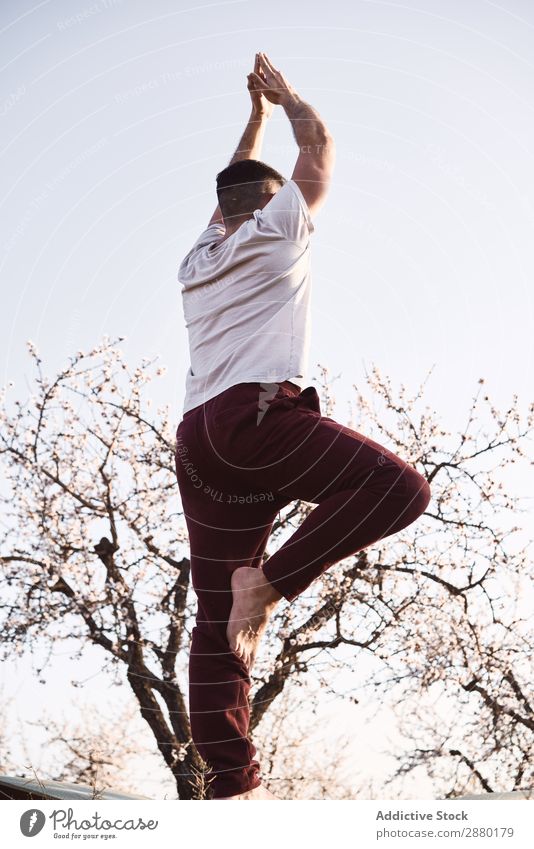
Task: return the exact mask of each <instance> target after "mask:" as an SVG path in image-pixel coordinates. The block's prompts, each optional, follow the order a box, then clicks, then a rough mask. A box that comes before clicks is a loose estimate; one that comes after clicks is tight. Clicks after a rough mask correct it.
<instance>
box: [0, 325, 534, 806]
mask: <svg viewBox="0 0 534 849" xmlns="http://www.w3.org/2000/svg"><path fill="white" fill-rule="evenodd" d="M119 342H120V340H117V342H113V341H109V340H107V339H106V340H104V342H103V344H102V345H100V346H99V347H97V348H95V349H94V350H93V351H90V352H88V353H83V352H78V354H77V355H76V356H75V357H72V358H71V360H70V361H69V364H68V366H67V367H66V368H65V369H64V370H63V371H62V372H61V373H60V374H58V375H57V376H56V377H55V378H54V379H49V378H47V377H46V376H45V375H44V373H43V370H42V363H41V360H40V358H39V355H38V353H37V351H36V350H35V348H34V346H33V345H31V343H30V353H31V355H32V358H33V361H34V364H35V368H36V377H35V392H34V395H33V396H32V397H31V398H30V399H29V401H26V402H22V401H21V400H20V399H19V400H15V401H13V402H12V403H11V406H10V408H9V409H8V403H7V399H6V404H5V405H4V410H3V413H2V420H1V443H0V447H1V456H2V459H3V462H4V468H5V475H6V479H7V484H8V487H7V488H8V491H6V493H5V494H4V495H3V496H2V502H3V508H4V522H3V529H2V532H1V536H0V560H1V561H2V563H3V566H4V582H3V587H4V589H3V592H2V597H1V604H0V611H1V612H0V618H1V620H2V621H1V625H2V636H1V637H0V644H1V646H2V650H3V651H4V653H5V654H6V655H9V654H12V653H14V652H19V653H21V652H23V651H29V652H32V651H33V649H34V648H35V647H36V646H39V647H40V650H41V651H42V648H43V646H44V645H46V644H48V645H52V644H54V643H56V642H58V641H62V640H69V641H70V640H72V639H73V638H74V639H75V641H76V643H77V645H78V646H79V653H80V654H81V653H82V652H83V650H84V647H85V646H86V645H87V644H89V643H91V644H93V645H95V646H98V647H99V649H100V650H101V651H102V664H103V668H105V669H109V670H111V672H112V673H113V675H114V676H116V677H117V679H119V680H121V679H123V678H125V679H126V680H127V682H128V684H129V686H130V688H131V690H132V694H133V696H134V698H135V699H136V703H137V705H138V707H139V710H140V712H141V715H142V717H143V719H144V720H145V721H146V723H147V725H148V727H149V728H150V731H151V733H152V734H153V736H154V738H155V740H156V742H157V746H158V748H159V751H160V752H161V756H162V757H163V759H164V761H165V763H166V765H167V767H168V768H169V769H170V771H171V772H172V775H173V776H174V779H175V781H176V786H177V790H178V795H179V797H180V798H181V799H188V798H203V797H204V795H205V793H206V787H205V782H204V772H205V764H203V763H202V761H201V759H200V758H199V756H198V753H197V752H196V750H195V748H194V746H193V745H192V742H191V737H190V727H189V720H188V715H187V708H186V699H185V695H184V694H185V692H186V657H187V648H188V643H189V637H190V631H191V627H192V616H193V612H194V606H195V605H194V599H193V597H192V593H191V589H190V579H189V560H188V558H187V556H186V555H187V535H186V532H185V529H184V528H185V525H184V523H183V522H182V521H181V512H180V505H179V493H178V487H177V483H176V477H175V466H174V463H175V460H174V450H175V430H176V425H177V423H178V422H177V420H176V419H177V417H176V411H175V410H173V411H172V414H171V413H169V409H168V407H161V408H159V409H157V410H152V409H151V400H150V398H149V397H147V394H148V393H147V389H146V387H147V384H148V383H149V381H150V380H151V379H152V378H153V377H154V376H157V375H158V374H159V373H160V372H161V369H157V368H156V366H155V364H154V363H153V362H149V361H146V360H145V361H143V363H142V364H141V366H140V367H139V368H136V369H135V370H133V371H131V370H130V369H129V368H128V365H127V364H126V362H125V360H124V357H123V355H122V353H121V351H120V349H119V347H118V344H119ZM367 384H368V389H369V392H370V398H371V400H368V399H367V398H365V397H364V396H363V395H362V393H360V392H358V391H356V396H357V402H358V410H359V413H360V417H361V423H360V422H356V423H354V424H353V426H356V427H358V428H359V429H361V430H362V431H363V432H365V433H367V434H369V435H370V436H371V437H373V438H376V439H377V440H378V441H381V442H383V443H384V444H386V445H387V446H388V447H390V448H391V449H392V450H394V451H396V452H397V453H398V454H399V455H401V456H402V457H403V458H404V459H406V460H407V461H409V462H411V463H412V465H414V466H415V467H416V468H417V469H418V470H419V471H421V472H422V473H423V474H424V475H425V476H426V477H427V479H428V480H429V482H430V483H431V486H432V495H433V497H432V501H431V503H430V505H429V508H428V510H427V512H426V513H425V514H424V516H423V517H421V519H420V520H419V521H418V522H417V523H415V525H414V526H413V527H412V526H410V527H409V528H407V529H405V531H403V532H401V533H400V534H398V535H396V536H395V537H393V538H391V539H390V538H388V539H386V540H383V541H382V542H381V543H380V544H377V545H375V546H373V547H371V548H370V549H367V550H365V551H363V552H360V553H359V554H358V555H355V556H354V557H353V558H350V559H347V560H345V561H343V562H341V563H339V564H337V565H336V566H334V567H333V568H331V569H330V570H328V571H327V572H326V573H325V575H323V576H322V577H321V578H320V579H319V580H318V581H316V582H315V583H314V584H313V585H312V586H311V587H310V588H309V590H308V591H307V592H306V593H305V594H304V595H303V596H301V597H300V598H299V601H298V603H297V604H292V605H285V606H280V608H279V609H278V611H277V614H276V618H275V621H274V622H273V626H272V627H271V629H270V632H269V637H268V638H267V640H266V642H265V645H264V649H263V652H262V655H261V658H259V662H258V669H257V671H256V678H255V687H254V691H253V698H252V727H253V731H254V734H255V735H256V739H257V740H258V741H260V742H261V737H262V728H263V727H268V725H269V723H268V717H269V711H270V710H271V709H272V708H271V706H272V705H273V704H274V703H275V701H276V700H277V699H278V697H279V696H280V695H281V694H282V693H283V692H284V691H285V690H287V691H288V690H290V689H295V690H296V692H297V693H298V689H299V687H300V686H301V684H302V682H303V681H304V680H308V679H309V677H310V675H313V679H314V681H315V682H316V684H317V686H316V692H317V698H319V693H324V692H333V693H335V695H336V697H337V698H340V699H343V698H354V694H353V693H347V692H343V691H340V692H337V691H336V690H335V687H334V686H333V685H332V681H333V672H334V671H335V670H342V669H345V668H346V669H351V668H352V667H353V666H354V664H355V662H357V658H358V657H359V656H361V655H362V654H363V653H367V654H368V655H370V656H371V657H372V658H373V661H374V662H375V667H376V674H375V676H374V678H373V680H372V682H370V683H369V684H368V686H369V687H371V688H372V692H373V694H374V698H378V699H383V698H385V696H386V694H387V698H388V699H390V700H391V699H392V703H393V704H396V705H402V704H403V703H407V702H408V701H409V700H410V699H412V700H419V702H420V701H421V699H422V698H423V697H424V696H425V695H426V694H428V693H434V692H435V690H436V688H437V689H438V690H439V692H440V694H442V696H443V698H444V699H446V700H447V704H448V705H449V708H450V710H453V711H455V712H456V713H455V715H456V716H457V717H458V726H457V729H456V730H457V732H458V734H459V737H458V734H457V738H458V740H459V742H458V741H457V742H455V743H454V744H452V743H451V740H452V737H447V739H446V740H445V741H443V740H442V739H440V740H439V741H438V738H437V737H436V736H435V735H434V737H432V734H431V732H430V731H429V730H428V729H425V730H424V733H423V730H421V734H419V733H418V731H417V727H415V728H413V729H412V731H413V733H414V734H415V737H414V739H413V747H412V750H411V751H412V754H411V758H409V759H408V761H406V762H403V763H400V764H399V770H401V771H402V770H409V768H410V766H411V765H412V764H415V763H417V764H424V765H426V767H428V769H433V768H434V767H433V766H432V765H435V764H437V763H439V764H441V766H440V769H441V771H442V774H441V775H440V778H439V782H440V786H443V787H444V788H446V790H447V792H449V794H450V795H454V794H455V793H456V792H459V789H461V782H460V784H459V783H458V764H461V769H462V770H463V772H462V775H464V773H465V771H467V773H468V774H469V775H470V776H472V777H474V778H475V779H476V781H478V782H479V784H480V785H481V786H484V781H487V782H488V785H489V784H490V778H489V775H490V773H492V774H493V772H492V764H493V760H494V759H495V758H496V757H497V759H499V758H500V760H499V768H497V769H495V771H494V776H495V777H494V778H493V779H492V780H493V785H492V786H493V787H494V788H495V789H500V788H506V789H508V787H509V786H510V785H515V784H517V782H518V781H519V784H521V783H523V784H525V783H527V784H528V782H529V781H531V780H532V776H531V772H529V770H531V769H532V767H531V766H529V761H528V753H529V751H531V749H530V747H531V746H532V710H531V705H530V703H529V701H528V686H527V685H528V681H529V680H530V678H531V675H532V668H531V658H532V633H531V631H529V629H528V621H527V619H528V614H529V612H530V608H529V606H528V605H524V601H523V599H524V593H525V592H526V591H527V590H526V587H527V586H528V582H529V581H531V579H532V563H531V561H530V560H529V558H528V546H527V544H526V543H525V544H523V545H519V546H518V545H516V546H515V549H514V550H513V551H512V544H513V541H514V540H515V538H516V536H517V535H518V532H519V525H517V524H512V525H511V526H510V521H509V517H510V516H517V514H518V512H519V510H520V500H519V499H518V498H517V497H514V496H513V495H512V494H510V493H509V492H508V491H507V489H506V488H505V486H504V484H503V481H502V478H503V473H504V472H505V470H506V467H507V466H508V464H510V463H514V462H516V460H521V461H524V460H526V459H527V443H528V440H529V438H530V435H531V432H532V428H533V424H534V410H533V407H532V406H531V407H530V408H529V409H528V410H527V411H526V413H524V414H521V413H520V410H519V403H518V400H517V397H516V396H514V397H513V402H512V404H511V406H510V408H509V409H508V410H507V411H505V412H504V413H501V412H499V411H498V410H497V409H495V408H494V407H493V405H492V404H491V402H490V401H489V398H488V397H487V396H485V395H484V394H483V389H482V386H483V381H481V382H480V386H479V388H478V391H477V393H476V395H475V397H474V398H473V401H472V404H471V407H470V410H469V412H468V416H467V421H466V425H465V427H464V428H463V430H462V432H461V433H459V434H457V435H452V434H451V433H449V432H447V431H446V430H445V429H444V427H443V424H442V418H443V416H442V415H441V416H440V415H439V414H437V413H436V412H434V411H432V410H430V409H429V408H428V407H424V408H423V406H422V405H423V391H424V386H425V383H423V385H422V386H421V387H420V389H419V391H418V392H417V393H416V395H415V396H414V397H413V398H409V397H407V396H406V391H405V389H404V387H401V388H400V390H398V391H395V392H394V391H393V389H392V387H391V385H390V382H389V381H388V380H387V379H386V378H384V377H382V376H381V375H380V373H379V372H378V370H377V369H373V370H372V372H371V374H369V375H367ZM320 385H321V391H322V394H323V405H324V410H325V412H326V414H331V411H332V410H333V399H332V397H331V389H330V386H329V383H328V372H327V370H326V369H322V370H321V377H320ZM375 402H377V403H378V404H379V405H380V409H376V407H375V406H374V404H375ZM310 509H312V507H311V505H309V504H306V503H304V502H295V503H294V504H292V505H290V506H289V507H288V508H287V509H286V511H284V513H283V514H281V515H280V518H279V521H278V523H277V525H276V527H275V529H274V533H273V536H272V538H271V545H272V546H273V547H274V546H275V545H276V544H277V543H280V541H281V540H283V539H284V538H285V536H286V535H287V534H288V533H289V532H291V531H292V530H293V528H294V527H296V525H297V524H298V523H299V522H300V521H301V519H302V517H303V515H305V514H306V513H307V512H308V511H309V510H310ZM515 521H517V519H516V520H515ZM522 604H523V605H524V609H522V608H521V605H522ZM38 672H39V674H42V672H41V671H40V670H39V669H38ZM311 705H312V701H310V699H309V698H306V700H305V701H304V703H303V709H304V710H310V709H311ZM465 705H469V706H471V705H472V706H473V709H472V710H468V711H467V713H466V714H465V716H466V721H465V722H464V720H463V717H464V710H465ZM468 715H469V717H468ZM471 716H472V717H473V718H472V719H471V718H470V717H471ZM419 737H424V738H425V740H426V741H427V742H425V745H424V746H420V745H419V742H420V741H419ZM430 738H432V741H433V742H432V744H431V745H430V744H428V739H430ZM455 739H456V738H455ZM480 739H483V740H484V741H485V745H484V746H482V747H481V746H480ZM438 743H439V744H438ZM449 743H450V745H449ZM263 745H264V748H265V750H266V751H267V750H268V747H269V740H268V738H267V740H266V741H265V742H264V744H263ZM444 746H445V748H446V747H447V746H448V747H449V749H450V750H452V752H456V751H458V752H460V754H451V751H449V752H448V753H447V756H446V758H445V759H444V757H443V751H444V748H443V747H444ZM423 749H424V752H423V753H422V751H421V750H423ZM414 759H415V760H414ZM531 763H532V759H530V764H531ZM445 764H446V765H447V766H445ZM320 792H322V791H320ZM325 792H326V791H325Z"/></svg>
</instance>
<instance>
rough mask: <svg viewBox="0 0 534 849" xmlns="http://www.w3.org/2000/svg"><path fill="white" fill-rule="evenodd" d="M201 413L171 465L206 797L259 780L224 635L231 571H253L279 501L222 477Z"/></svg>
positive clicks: (244, 683)
mask: <svg viewBox="0 0 534 849" xmlns="http://www.w3.org/2000/svg"><path fill="white" fill-rule="evenodd" d="M202 419H203V414H202V413H197V412H193V413H192V414H191V415H189V416H186V417H185V419H184V421H183V422H182V423H181V424H180V426H179V428H178V434H177V452H176V471H177V476H178V482H179V486H180V493H181V497H182V503H183V508H184V513H185V517H186V521H187V527H188V531H189V544H190V550H191V579H192V583H193V588H194V590H195V593H196V595H197V599H198V608H197V617H196V624H195V626H194V628H193V633H192V641H191V648H190V661H189V681H190V683H189V711H190V718H191V733H192V737H193V741H194V743H195V746H196V748H197V749H198V751H199V754H200V755H201V757H202V758H203V759H204V761H206V763H207V764H208V766H209V767H210V770H211V771H210V773H209V774H208V776H207V779H208V781H210V782H211V785H210V790H211V792H212V796H213V798H214V799H220V798H225V797H232V796H237V795H238V794H243V793H247V792H249V791H251V790H253V789H254V788H257V787H259V786H260V784H261V779H260V775H259V763H258V761H257V760H256V757H255V755H256V749H255V747H254V745H253V744H252V742H251V740H250V739H249V736H248V730H249V718H250V705H249V691H250V686H251V682H250V677H249V670H248V669H247V667H246V665H245V663H244V662H243V660H242V659H241V658H240V657H239V656H238V655H237V654H236V653H235V652H233V651H232V650H231V648H230V646H229V644H228V638H227V634H226V629H227V624H228V618H229V616H230V610H231V607H232V589H231V577H232V574H233V572H234V571H235V570H236V569H238V568H239V567H241V566H247V567H249V568H252V569H254V571H255V572H256V571H257V570H258V567H259V566H260V564H261V561H262V555H263V552H264V550H265V547H266V543H267V540H268V537H269V533H270V531H271V528H272V524H273V521H274V519H275V517H276V514H277V512H278V511H279V510H280V509H281V508H282V507H283V506H284V505H285V503H286V502H285V501H283V500H280V499H276V498H275V496H274V495H273V493H271V492H253V491H252V490H251V489H250V488H249V489H246V488H245V489H243V488H242V482H240V481H235V480H234V479H233V478H232V474H231V470H226V469H225V470H224V477H222V476H221V473H220V470H219V469H218V468H217V462H218V461H217V457H216V456H215V457H210V450H209V443H207V442H206V441H205V440H203V439H202V437H201V438H200V442H199V440H198V437H199V433H200V434H202V432H203V425H202ZM251 496H253V497H254V499H255V500H253V499H252V498H251ZM247 498H248V499H249V500H248V501H247Z"/></svg>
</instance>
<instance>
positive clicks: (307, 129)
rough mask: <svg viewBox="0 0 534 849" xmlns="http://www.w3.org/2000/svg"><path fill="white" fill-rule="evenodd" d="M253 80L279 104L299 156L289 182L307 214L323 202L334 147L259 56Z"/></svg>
mask: <svg viewBox="0 0 534 849" xmlns="http://www.w3.org/2000/svg"><path fill="white" fill-rule="evenodd" d="M258 56H259V62H258V65H257V67H258V70H256V66H255V69H254V74H253V77H254V79H255V82H256V86H257V88H258V89H259V90H260V91H261V92H262V93H263V95H264V97H266V98H267V99H268V100H269V101H270V102H271V103H279V104H280V106H282V108H283V110H284V112H285V113H286V115H287V117H288V118H289V120H290V122H291V126H292V128H293V134H294V136H295V140H296V142H297V144H298V146H299V149H300V153H299V156H298V158H297V161H296V163H295V168H294V170H293V174H292V175H291V179H292V180H294V181H295V183H297V185H298V187H299V189H300V190H301V192H302V194H303V195H304V198H305V200H306V203H307V204H308V208H309V210H310V213H311V214H312V215H313V214H315V213H316V212H317V211H318V210H319V209H320V207H321V206H322V204H323V203H324V201H325V198H326V195H327V192H328V189H329V186H330V180H331V177H332V172H333V170H334V164H335V144H334V139H333V137H332V135H331V134H330V132H329V130H328V128H327V126H326V124H325V122H324V121H323V119H322V118H321V116H320V115H319V113H318V112H317V110H316V109H314V108H313V106H310V104H309V103H305V102H304V101H303V100H302V99H301V98H300V97H299V95H298V94H297V92H296V91H295V89H294V88H292V86H291V85H290V84H289V83H288V81H287V80H286V79H285V77H284V75H283V74H282V73H281V71H278V70H277V69H276V68H274V67H273V65H272V64H271V62H270V60H269V59H268V58H267V56H266V55H265V53H259V54H258Z"/></svg>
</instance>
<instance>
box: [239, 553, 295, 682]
mask: <svg viewBox="0 0 534 849" xmlns="http://www.w3.org/2000/svg"><path fill="white" fill-rule="evenodd" d="M231 586H232V595H233V603H232V609H231V611H230V618H229V620H228V626H227V628H226V637H227V639H228V643H229V645H230V648H231V649H232V651H234V652H235V653H236V654H237V655H239V657H240V658H241V659H242V660H243V662H244V663H245V665H246V667H247V669H248V671H249V672H250V670H251V669H252V665H253V663H254V659H255V657H256V652H257V650H258V645H259V642H260V640H261V637H262V635H263V632H264V631H265V628H266V626H267V622H268V621H269V617H270V615H271V613H272V612H273V610H274V608H275V607H276V605H277V604H278V602H279V601H280V599H281V598H282V596H281V594H280V593H279V592H278V590H275V588H274V587H273V585H272V584H270V583H269V581H268V580H267V578H266V577H265V575H264V574H263V570H262V569H261V568H254V567H251V566H240V567H239V568H238V569H236V570H235V571H234V573H233V575H232V581H231Z"/></svg>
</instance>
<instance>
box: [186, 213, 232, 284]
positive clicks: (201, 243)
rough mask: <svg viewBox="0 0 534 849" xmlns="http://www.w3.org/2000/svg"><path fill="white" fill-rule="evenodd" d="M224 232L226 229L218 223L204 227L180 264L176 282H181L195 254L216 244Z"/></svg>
mask: <svg viewBox="0 0 534 849" xmlns="http://www.w3.org/2000/svg"><path fill="white" fill-rule="evenodd" d="M225 232H226V228H225V226H224V224H222V223H221V222H220V221H214V222H213V224H210V225H209V226H208V227H206V229H205V230H204V231H203V232H202V233H201V234H200V236H199V237H198V239H197V240H196V242H195V244H194V245H193V247H192V248H191V250H189V251H188V253H187V254H186V255H185V256H184V258H183V260H182V262H181V263H180V267H179V269H178V280H182V277H184V278H185V277H186V275H187V271H188V268H190V262H191V260H192V259H193V258H194V256H195V254H196V252H197V251H199V250H200V249H201V248H205V247H207V246H208V245H211V244H213V243H214V242H218V241H219V239H220V238H221V236H224V234H225Z"/></svg>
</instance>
